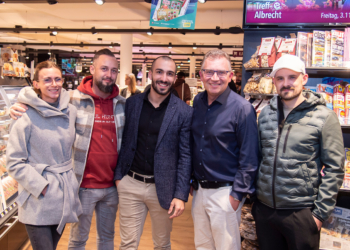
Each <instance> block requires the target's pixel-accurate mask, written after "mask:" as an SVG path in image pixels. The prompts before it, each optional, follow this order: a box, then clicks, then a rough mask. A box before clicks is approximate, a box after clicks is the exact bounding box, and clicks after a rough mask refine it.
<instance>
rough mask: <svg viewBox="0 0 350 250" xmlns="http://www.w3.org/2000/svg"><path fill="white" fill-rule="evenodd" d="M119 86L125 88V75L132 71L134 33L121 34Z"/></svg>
mask: <svg viewBox="0 0 350 250" xmlns="http://www.w3.org/2000/svg"><path fill="white" fill-rule="evenodd" d="M120 41H121V42H120V65H119V67H120V72H119V74H120V75H119V88H120V89H123V88H125V75H126V74H130V73H132V34H123V35H121V40H120Z"/></svg>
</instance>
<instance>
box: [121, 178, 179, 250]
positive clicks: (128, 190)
mask: <svg viewBox="0 0 350 250" xmlns="http://www.w3.org/2000/svg"><path fill="white" fill-rule="evenodd" d="M118 195H119V223H120V224H119V225H120V238H121V243H120V248H119V249H120V250H136V249H137V248H138V246H139V243H140V238H141V235H142V231H143V226H144V224H145V220H146V216H147V213H148V211H149V213H150V216H151V222H152V239H153V244H154V249H156V250H158V249H164V250H170V249H171V246H170V233H171V230H172V223H173V220H172V219H169V217H170V215H168V210H165V209H163V208H162V207H161V206H160V204H159V201H158V197H157V192H156V185H155V184H146V183H144V182H141V181H138V180H135V179H133V178H131V177H130V176H128V175H126V176H125V177H124V178H123V179H122V180H121V181H120V183H119V184H118Z"/></svg>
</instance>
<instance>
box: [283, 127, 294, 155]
mask: <svg viewBox="0 0 350 250" xmlns="http://www.w3.org/2000/svg"><path fill="white" fill-rule="evenodd" d="M291 129H292V125H289V127H288V131H287V134H286V139H285V140H284V146H283V154H284V153H285V152H286V148H287V141H288V136H289V132H290V130H291Z"/></svg>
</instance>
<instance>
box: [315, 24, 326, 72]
mask: <svg viewBox="0 0 350 250" xmlns="http://www.w3.org/2000/svg"><path fill="white" fill-rule="evenodd" d="M325 36H326V33H325V32H324V31H321V30H314V35H313V42H312V67H324V66H325V56H326V55H325Z"/></svg>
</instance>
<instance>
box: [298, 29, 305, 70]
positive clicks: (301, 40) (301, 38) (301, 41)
mask: <svg viewBox="0 0 350 250" xmlns="http://www.w3.org/2000/svg"><path fill="white" fill-rule="evenodd" d="M297 45H298V48H297V56H298V57H299V58H300V59H301V60H302V61H303V62H304V63H305V65H306V64H307V33H306V32H298V42H297Z"/></svg>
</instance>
